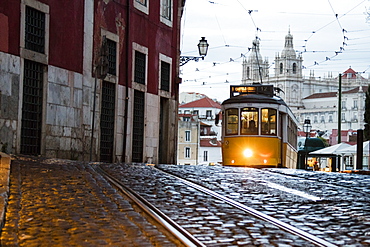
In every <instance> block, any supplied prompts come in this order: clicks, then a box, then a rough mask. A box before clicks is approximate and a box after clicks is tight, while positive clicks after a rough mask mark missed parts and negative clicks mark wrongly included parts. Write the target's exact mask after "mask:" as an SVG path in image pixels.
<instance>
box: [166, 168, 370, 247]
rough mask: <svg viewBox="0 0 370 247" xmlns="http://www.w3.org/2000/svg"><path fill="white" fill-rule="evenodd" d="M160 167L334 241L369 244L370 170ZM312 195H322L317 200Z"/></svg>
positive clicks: (341, 243)
mask: <svg viewBox="0 0 370 247" xmlns="http://www.w3.org/2000/svg"><path fill="white" fill-rule="evenodd" d="M160 167H161V168H162V169H165V170H167V171H170V172H171V173H173V174H178V175H180V176H181V177H183V178H187V179H189V180H191V181H193V182H196V183H198V184H201V185H203V186H205V187H207V188H209V189H211V190H213V191H215V192H219V193H223V194H224V195H225V196H226V195H227V194H228V195H231V197H234V198H233V199H234V200H237V201H238V202H240V203H243V204H245V205H248V206H251V207H252V208H254V209H256V210H260V211H262V212H264V213H266V214H268V215H270V216H272V217H276V218H278V219H280V220H281V221H283V222H286V223H288V224H291V225H295V226H296V227H298V228H300V229H301V230H304V231H308V232H310V233H311V234H314V235H316V236H318V237H320V238H323V239H326V240H327V241H329V242H332V243H334V244H337V245H340V246H369V245H370V235H369V234H368V232H370V204H369V202H370V199H369V197H366V191H367V190H368V189H369V188H370V183H369V176H364V175H354V174H333V173H331V174H328V173H318V172H306V171H300V170H289V169H274V170H273V171H274V173H271V172H264V171H263V170H255V169H248V168H237V167H235V168H234V167H219V166H215V167H209V166H198V167H192V166H160ZM275 173H279V174H275ZM284 174H286V175H288V176H284ZM353 175H354V177H351V176H353ZM312 181H313V182H312ZM343 181H352V182H351V183H356V184H357V185H358V186H356V187H355V188H352V187H343V186H342V184H343ZM270 183H273V184H279V185H283V186H287V187H289V188H291V189H295V190H297V191H302V192H305V193H306V194H305V195H304V196H299V195H297V194H292V193H288V192H287V191H282V190H279V189H274V188H273V187H272V186H271V184H270ZM333 185H334V186H333ZM310 196H313V197H314V198H319V200H312V199H310Z"/></svg>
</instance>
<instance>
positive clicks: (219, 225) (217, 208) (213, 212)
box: [102, 165, 312, 246]
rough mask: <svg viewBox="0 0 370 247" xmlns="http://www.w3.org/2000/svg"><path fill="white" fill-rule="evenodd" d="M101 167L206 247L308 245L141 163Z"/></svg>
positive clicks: (275, 227)
mask: <svg viewBox="0 0 370 247" xmlns="http://www.w3.org/2000/svg"><path fill="white" fill-rule="evenodd" d="M102 168H104V170H106V171H107V172H108V173H110V174H111V175H114V176H115V177H116V178H118V179H120V180H121V182H122V183H124V184H125V185H127V186H130V188H131V189H133V190H134V191H135V192H137V193H139V194H140V195H141V196H142V197H144V198H145V199H147V200H148V201H149V202H151V203H153V204H155V206H156V207H157V208H159V209H160V210H161V211H163V212H164V213H165V214H167V215H168V216H170V217H171V218H172V219H173V220H175V221H176V222H177V223H178V224H179V225H181V226H182V227H184V228H185V229H186V230H188V231H189V232H190V233H191V234H193V235H194V236H195V237H197V238H198V239H199V240H201V241H202V242H203V243H204V244H206V245H207V246H312V243H309V242H307V241H306V240H303V239H301V238H299V237H297V236H295V235H293V234H290V233H287V232H285V231H282V230H281V229H280V228H278V227H277V226H275V225H272V224H271V223H268V222H265V221H263V220H259V219H257V218H255V217H254V216H252V215H250V214H248V213H245V212H243V211H241V210H239V209H237V208H235V207H233V206H230V205H229V204H226V203H225V202H223V201H220V200H218V199H214V198H213V197H211V196H208V195H206V194H203V193H201V192H199V191H197V190H195V189H194V188H191V187H189V186H187V185H184V184H183V183H182V182H180V181H179V180H177V179H175V178H172V177H170V176H167V175H164V174H163V173H161V172H159V171H158V170H155V169H153V168H150V167H146V166H143V165H119V166H117V165H104V166H102ZM143 184H146V185H147V186H143Z"/></svg>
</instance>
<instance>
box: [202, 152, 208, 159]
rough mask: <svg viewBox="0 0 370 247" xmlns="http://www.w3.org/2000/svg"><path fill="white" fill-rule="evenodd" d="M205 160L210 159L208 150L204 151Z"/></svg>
mask: <svg viewBox="0 0 370 247" xmlns="http://www.w3.org/2000/svg"><path fill="white" fill-rule="evenodd" d="M203 161H208V151H204V153H203Z"/></svg>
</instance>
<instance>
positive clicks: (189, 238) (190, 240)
mask: <svg viewBox="0 0 370 247" xmlns="http://www.w3.org/2000/svg"><path fill="white" fill-rule="evenodd" d="M94 169H95V171H97V172H98V173H100V174H101V175H102V176H103V177H104V178H106V179H107V180H108V181H109V182H110V183H111V184H112V185H114V187H116V188H117V189H118V190H119V191H120V192H121V193H123V194H125V195H126V196H127V197H128V198H130V200H132V201H133V202H135V203H136V204H137V205H138V206H139V207H140V208H141V209H142V210H144V211H145V212H146V213H147V214H148V215H150V216H151V217H152V218H153V219H155V220H156V221H157V222H158V223H159V224H161V225H162V226H163V227H164V228H166V229H167V230H168V231H169V232H170V233H171V234H172V235H174V236H175V237H176V238H177V239H178V240H179V241H181V242H182V243H183V244H184V245H185V246H189V247H205V246H206V245H204V244H202V243H201V242H200V241H199V240H197V239H196V238H195V237H194V236H193V235H191V234H190V233H189V232H188V231H186V230H185V229H184V228H183V227H181V226H180V225H178V224H177V223H176V222H175V221H173V220H172V219H171V218H170V217H168V216H167V215H165V214H164V213H163V212H161V211H160V210H159V209H158V208H156V207H155V206H154V205H153V204H151V203H149V202H148V201H147V200H145V199H144V198H143V197H142V196H140V195H139V194H138V193H136V192H135V191H133V190H132V189H130V188H129V187H127V186H125V185H124V184H123V183H121V182H120V181H119V180H118V179H116V178H115V177H114V176H112V175H110V174H109V173H107V172H106V171H104V170H103V169H102V168H101V167H100V166H98V165H95V166H94Z"/></svg>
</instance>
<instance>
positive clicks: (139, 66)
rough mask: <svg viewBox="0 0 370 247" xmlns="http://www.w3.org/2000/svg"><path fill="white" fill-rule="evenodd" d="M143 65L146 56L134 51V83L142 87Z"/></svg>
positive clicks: (143, 77)
mask: <svg viewBox="0 0 370 247" xmlns="http://www.w3.org/2000/svg"><path fill="white" fill-rule="evenodd" d="M145 64H146V55H145V54H144V53H141V52H139V51H135V72H134V81H135V82H137V83H140V84H144V85H145Z"/></svg>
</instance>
